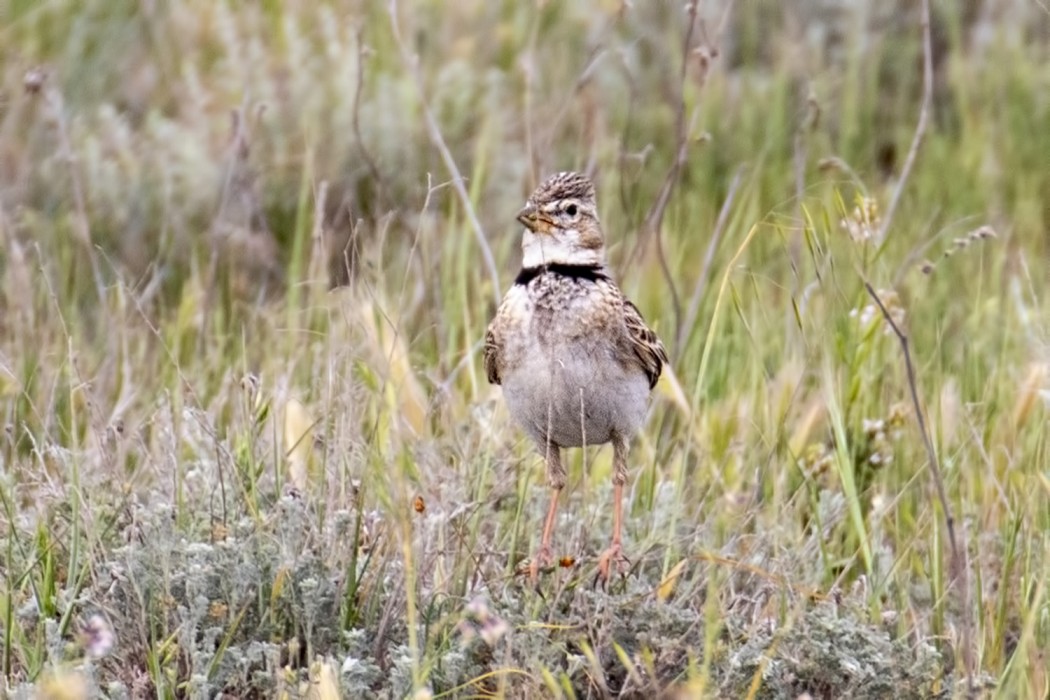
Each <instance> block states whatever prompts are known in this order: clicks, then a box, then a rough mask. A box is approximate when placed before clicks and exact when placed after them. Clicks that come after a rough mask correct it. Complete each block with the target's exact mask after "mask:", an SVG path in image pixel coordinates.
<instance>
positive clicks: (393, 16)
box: [388, 0, 502, 306]
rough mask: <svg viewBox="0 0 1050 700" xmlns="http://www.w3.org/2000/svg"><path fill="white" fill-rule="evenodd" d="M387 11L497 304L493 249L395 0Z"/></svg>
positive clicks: (498, 289) (399, 49)
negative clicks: (410, 49) (428, 92)
mask: <svg viewBox="0 0 1050 700" xmlns="http://www.w3.org/2000/svg"><path fill="white" fill-rule="evenodd" d="M388 11H389V13H390V27H391V29H392V31H393V34H394V43H396V44H397V48H398V51H400V52H401V60H402V61H404V63H405V67H406V68H407V69H408V71H409V73H411V75H412V79H413V82H415V85H416V92H417V94H418V95H419V103H420V106H421V107H422V108H423V120H424V121H425V122H426V125H427V133H428V134H429V136H430V142H431V144H433V146H434V148H436V149H437V150H438V152H439V153H440V154H441V160H442V161H444V163H445V167H446V168H447V169H448V173H449V177H450V178H451V179H452V187H453V188H455V190H456V195H457V196H458V197H459V201H460V204H461V205H462V207H463V211H464V212H466V215H467V220H468V221H470V227H471V229H472V230H473V231H474V238H475V239H476V240H477V242H478V247H479V248H480V249H481V255H482V258H484V260H485V267H486V268H487V269H488V273H489V277H490V278H491V280H492V297H493V299H494V300H495V303H496V305H497V306H498V305H499V302H500V297H501V295H502V289H501V288H500V283H499V269H498V268H497V267H496V258H495V257H494V256H493V255H492V248H491V247H490V246H489V242H488V240H487V239H486V238H485V232H484V231H483V230H482V228H481V222H480V221H479V220H478V215H477V213H476V212H475V211H474V205H473V204H472V203H471V201H470V195H469V194H468V193H467V188H466V187H464V186H463V181H464V180H463V176H462V175H461V174H460V172H459V167H458V166H457V165H456V160H455V159H454V158H453V157H452V152H451V151H450V150H449V149H448V146H447V145H446V144H445V138H444V137H443V136H442V135H441V128H440V127H439V126H438V123H437V119H435V118H434V113H433V112H432V111H430V104H429V103H428V102H427V95H426V90H425V89H424V85H423V75H422V74H421V73H420V72H419V59H418V57H417V56H413V55H411V54H409V52H408V47H407V46H405V42H404V39H402V37H401V27H400V23H399V22H398V19H397V0H390V6H389V10H388Z"/></svg>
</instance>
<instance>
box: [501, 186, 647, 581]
mask: <svg viewBox="0 0 1050 700" xmlns="http://www.w3.org/2000/svg"><path fill="white" fill-rule="evenodd" d="M517 220H518V221H519V222H520V223H521V224H522V225H523V226H524V227H525V228H524V231H523V232H522V240H521V250H522V263H521V271H520V272H519V274H518V276H517V278H516V279H515V280H514V284H513V285H512V286H511V287H510V289H509V290H508V291H507V292H506V294H505V295H504V297H503V300H502V302H501V303H500V305H499V307H498V309H497V311H496V314H495V317H494V318H493V319H492V321H491V322H490V324H489V326H488V329H487V331H486V334H485V350H484V364H485V372H486V375H487V378H488V381H489V382H490V383H492V384H498V385H500V386H501V388H502V392H503V398H504V402H505V403H506V405H507V408H508V409H509V412H510V414H511V417H512V418H513V419H514V420H515V422H516V423H517V424H518V425H519V426H520V427H521V428H522V429H523V430H524V432H525V433H526V434H527V435H528V436H529V437H530V438H531V439H532V441H533V442H534V443H535V445H536V447H537V449H538V450H539V452H540V454H541V455H542V456H543V458H544V460H545V462H546V477H547V485H548V486H549V487H550V491H551V493H550V505H549V507H548V510H547V516H546V519H545V520H544V523H543V533H542V536H541V539H540V546H539V549H538V550H537V551H536V552H535V554H534V556H533V557H532V559H531V561H530V562H529V565H528V573H529V576H530V578H531V579H532V581H533V583H536V582H537V577H538V574H539V572H540V571H541V570H544V569H547V568H549V567H550V566H552V565H553V562H554V557H553V554H552V550H551V539H552V536H553V531H554V525H555V520H556V517H557V511H558V498H559V496H560V494H561V491H562V489H563V488H564V487H565V481H566V472H565V467H564V466H563V464H562V459H561V457H562V455H561V452H562V450H563V449H565V448H574V447H587V446H589V445H604V444H607V443H612V448H613V529H612V539H611V542H610V544H609V546H608V548H606V549H605V550H604V551H603V552H602V553H601V555H600V556H599V558H598V571H597V575H596V579H595V581H596V583H597V581H599V580H601V581H602V582H603V583H607V582H608V581H609V578H610V575H611V574H612V572H613V571H614V570H621V569H622V568H623V567H624V565H629V561H628V560H627V558H626V556H625V555H624V553H623V540H622V535H623V491H624V486H625V485H626V483H627V478H628V468H627V457H628V452H629V448H630V440H631V438H632V437H633V435H634V434H635V433H636V432H637V431H638V430H639V429H640V428H641V426H642V423H643V422H644V421H645V416H646V413H647V410H648V405H649V397H650V394H651V392H652V390H653V388H654V387H655V386H656V383H657V381H658V380H659V378H660V373H661V372H662V371H663V367H664V365H665V364H666V363H667V362H668V359H667V351H666V350H665V348H664V345H663V343H662V342H661V341H660V339H659V337H657V335H656V333H655V332H653V331H652V329H650V328H649V326H648V325H647V324H646V322H645V320H644V319H643V318H642V314H641V312H639V311H638V307H636V306H635V305H634V304H633V303H631V302H630V301H629V300H628V299H627V298H626V297H625V296H624V294H623V292H622V291H620V288H619V287H618V286H617V285H616V282H614V281H613V278H612V275H611V273H610V271H609V268H608V266H607V264H606V256H605V236H604V235H603V233H602V226H601V222H600V221H599V219H598V207H597V201H596V197H595V188H594V183H593V182H592V181H591V179H590V178H589V177H587V176H586V175H583V174H581V173H577V172H559V173H556V174H553V175H551V176H549V177H548V178H547V179H546V180H545V181H543V182H542V183H541V184H540V185H539V187H537V188H536V190H535V191H534V192H533V193H532V194H531V195H530V196H529V198H528V200H526V202H525V206H524V207H523V208H522V209H521V211H519V212H518V215H517Z"/></svg>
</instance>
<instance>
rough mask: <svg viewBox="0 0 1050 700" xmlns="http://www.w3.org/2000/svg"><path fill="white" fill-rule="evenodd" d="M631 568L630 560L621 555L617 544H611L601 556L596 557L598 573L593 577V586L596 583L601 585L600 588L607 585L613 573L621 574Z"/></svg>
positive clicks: (621, 551) (621, 550) (620, 549)
mask: <svg viewBox="0 0 1050 700" xmlns="http://www.w3.org/2000/svg"><path fill="white" fill-rule="evenodd" d="M630 566H631V562H630V560H628V559H627V557H625V556H624V554H623V548H622V547H621V546H620V543H619V542H613V543H612V544H611V545H609V548H608V549H606V550H605V551H604V552H602V554H601V556H600V557H598V573H597V575H595V577H594V585H595V586H597V585H598V583H601V584H602V587H603V588H604V587H605V586H607V585H608V583H609V578H610V577H611V576H612V575H613V573H614V572H615V573H623V572H624V571H625V570H626V569H628V568H629V567H630Z"/></svg>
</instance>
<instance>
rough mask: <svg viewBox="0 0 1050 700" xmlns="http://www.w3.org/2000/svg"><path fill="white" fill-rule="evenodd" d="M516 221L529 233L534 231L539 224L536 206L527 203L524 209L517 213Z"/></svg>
mask: <svg viewBox="0 0 1050 700" xmlns="http://www.w3.org/2000/svg"><path fill="white" fill-rule="evenodd" d="M518 221H520V222H521V223H522V225H523V226H525V228H527V229H529V230H530V231H535V230H536V229H537V228H538V227H539V223H540V219H539V211H538V210H537V209H536V205H535V204H533V203H532V202H528V203H527V204H526V205H525V207H524V208H523V209H522V210H521V211H519V212H518Z"/></svg>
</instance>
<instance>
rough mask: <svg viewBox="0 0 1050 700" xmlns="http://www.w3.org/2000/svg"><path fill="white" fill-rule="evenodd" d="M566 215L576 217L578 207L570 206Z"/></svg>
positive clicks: (566, 208) (566, 210) (566, 209)
mask: <svg viewBox="0 0 1050 700" xmlns="http://www.w3.org/2000/svg"><path fill="white" fill-rule="evenodd" d="M565 213H566V214H568V215H569V216H576V205H575V204H570V205H569V206H567V207H565Z"/></svg>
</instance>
